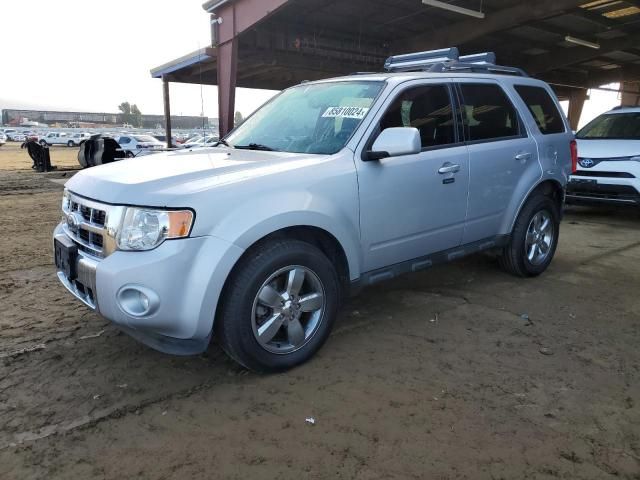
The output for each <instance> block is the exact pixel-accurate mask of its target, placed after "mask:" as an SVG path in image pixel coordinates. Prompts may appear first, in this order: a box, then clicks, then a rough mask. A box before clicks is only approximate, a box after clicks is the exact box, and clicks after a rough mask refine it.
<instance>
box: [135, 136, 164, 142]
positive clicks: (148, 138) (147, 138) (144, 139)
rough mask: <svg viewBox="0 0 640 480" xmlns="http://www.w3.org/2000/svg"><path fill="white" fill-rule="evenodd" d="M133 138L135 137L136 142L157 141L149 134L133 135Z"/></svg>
mask: <svg viewBox="0 0 640 480" xmlns="http://www.w3.org/2000/svg"><path fill="white" fill-rule="evenodd" d="M133 138H135V139H136V141H138V142H153V143H155V142H157V141H158V140H156V139H155V138H153V137H151V136H149V135H134V136H133Z"/></svg>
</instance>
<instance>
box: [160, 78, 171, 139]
mask: <svg viewBox="0 0 640 480" xmlns="http://www.w3.org/2000/svg"><path fill="white" fill-rule="evenodd" d="M162 93H163V98H164V132H165V135H166V136H167V148H171V147H173V145H172V142H171V99H170V97H169V80H168V79H167V77H162Z"/></svg>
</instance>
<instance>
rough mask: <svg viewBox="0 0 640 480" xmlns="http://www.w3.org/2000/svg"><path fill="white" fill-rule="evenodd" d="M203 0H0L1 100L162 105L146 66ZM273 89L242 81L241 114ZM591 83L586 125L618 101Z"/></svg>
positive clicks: (186, 31)
mask: <svg viewBox="0 0 640 480" xmlns="http://www.w3.org/2000/svg"><path fill="white" fill-rule="evenodd" d="M202 3H204V0H106V1H98V0H56V1H53V0H19V1H18V0H13V1H10V0H3V1H2V6H1V8H0V45H1V46H2V51H3V55H2V60H1V62H0V109H2V108H38V109H40V108H46V109H57V110H69V111H72V110H80V111H91V112H116V111H117V106H118V105H119V104H120V103H122V102H123V101H128V102H130V103H135V104H137V105H138V107H139V108H140V110H141V111H142V112H143V113H148V114H161V113H162V111H163V109H162V82H161V81H160V80H157V79H152V78H151V75H150V73H149V71H150V70H151V69H152V68H154V67H157V66H159V65H162V64H164V63H167V62H169V61H171V60H173V59H175V58H178V57H181V56H183V55H185V54H187V53H190V52H193V51H195V50H198V49H199V48H201V47H204V46H207V45H208V44H209V43H210V41H211V39H210V29H209V19H208V16H207V14H206V13H205V11H204V10H203V9H202ZM274 93H275V92H273V91H266V90H248V89H238V92H237V94H236V110H237V111H240V112H241V113H242V114H243V115H244V116H246V115H248V114H249V113H251V112H252V111H253V110H255V109H256V108H257V107H259V106H260V105H262V104H263V103H264V102H266V101H267V100H268V99H269V98H270V97H271V96H272V95H274ZM618 103H619V99H618V97H617V94H616V93H611V92H602V91H595V90H594V91H592V92H591V100H590V101H588V102H587V104H586V105H585V110H584V113H583V115H582V119H581V126H582V125H584V124H585V123H586V122H588V121H590V120H591V119H593V118H594V117H595V116H597V115H598V114H600V113H602V112H604V111H606V110H609V109H610V108H611V107H613V106H615V105H617V104H618ZM202 111H204V114H205V115H206V116H208V117H217V116H218V115H217V89H216V87H203V88H202V100H201V87H200V86H198V85H181V84H175V83H174V84H171V112H172V114H174V115H200V113H201V112H202Z"/></svg>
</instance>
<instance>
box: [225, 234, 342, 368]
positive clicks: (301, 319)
mask: <svg viewBox="0 0 640 480" xmlns="http://www.w3.org/2000/svg"><path fill="white" fill-rule="evenodd" d="M292 271H295V273H291V272H292ZM300 272H302V273H303V275H302V278H303V281H302V283H300V281H299V279H300V278H301V277H300ZM291 279H293V282H292V283H293V284H294V285H293V287H292V288H290V287H289V286H288V285H287V282H288V281H289V282H291V281H292V280H291ZM296 279H298V280H296ZM296 285H301V288H297V287H296ZM296 289H297V290H298V294H297V295H296V293H295V292H296ZM289 291H290V292H291V293H293V295H294V296H293V297H292V298H291V299H289V297H288V293H289ZM318 294H320V296H321V297H318ZM339 299H340V283H339V279H338V275H337V273H336V270H335V268H334V266H333V264H332V263H331V262H330V261H329V259H328V258H327V257H326V256H325V255H324V254H323V253H322V252H321V251H320V250H319V249H318V248H316V247H315V246H313V245H310V244H308V243H305V242H302V241H299V240H287V239H284V240H273V241H268V242H265V243H262V244H258V245H257V246H256V247H252V249H250V250H249V251H247V253H246V254H245V255H244V257H243V258H242V259H240V261H239V262H238V264H237V265H236V267H235V268H234V270H233V272H232V273H231V275H230V276H229V278H228V280H227V283H226V284H225V288H224V291H223V295H222V298H221V304H220V308H219V309H218V314H217V316H216V321H215V333H216V335H217V338H218V340H219V342H220V344H221V346H222V348H223V350H224V351H225V352H226V353H227V355H229V356H230V357H231V358H232V359H234V360H235V361H237V362H238V363H240V364H241V365H243V366H244V367H246V368H248V369H250V370H253V371H256V372H260V373H272V372H280V371H284V370H288V369H290V368H293V367H295V366H297V365H300V364H302V363H304V362H306V361H307V360H309V359H310V358H311V357H312V356H313V355H314V354H315V353H316V352H317V351H318V350H319V349H320V347H322V345H323V344H324V342H325V341H326V340H327V338H328V337H329V334H330V333H331V329H332V327H333V324H334V322H335V319H336V315H337V312H338V306H339ZM285 300H286V301H285ZM320 305H321V306H320ZM272 306H275V308H274V307H272ZM269 326H271V328H268V327H269Z"/></svg>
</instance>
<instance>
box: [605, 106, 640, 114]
mask: <svg viewBox="0 0 640 480" xmlns="http://www.w3.org/2000/svg"><path fill="white" fill-rule="evenodd" d="M616 113H640V106H637V107H617V108H614V109H613V110H609V111H608V112H606V113H605V115H615V114H616Z"/></svg>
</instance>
